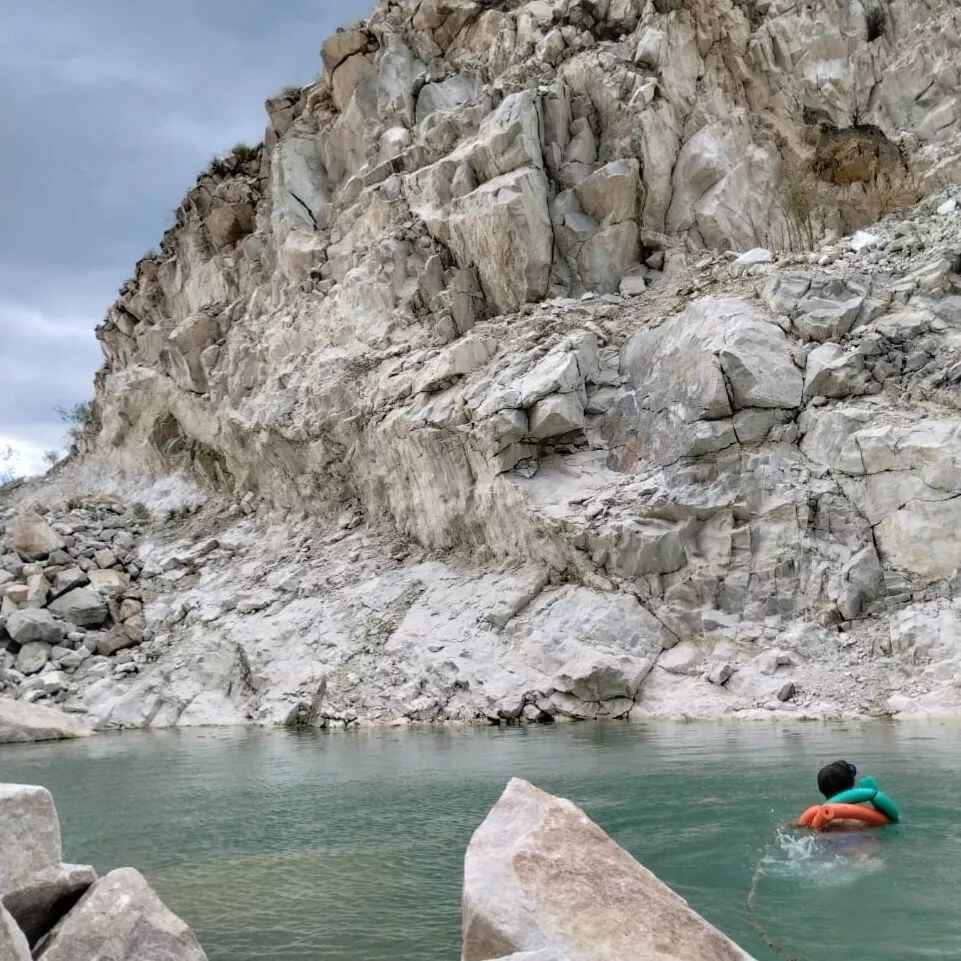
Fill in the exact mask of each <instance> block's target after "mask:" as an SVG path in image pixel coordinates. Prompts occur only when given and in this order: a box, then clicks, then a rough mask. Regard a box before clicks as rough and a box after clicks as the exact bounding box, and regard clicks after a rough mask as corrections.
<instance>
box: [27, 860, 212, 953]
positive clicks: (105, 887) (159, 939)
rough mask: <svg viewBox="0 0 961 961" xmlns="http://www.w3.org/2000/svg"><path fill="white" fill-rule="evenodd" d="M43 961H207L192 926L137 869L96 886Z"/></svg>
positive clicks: (54, 935) (57, 932)
mask: <svg viewBox="0 0 961 961" xmlns="http://www.w3.org/2000/svg"><path fill="white" fill-rule="evenodd" d="M38 957H40V958H43V961H206V957H207V956H206V955H205V954H204V950H203V948H202V947H201V946H200V942H199V941H198V940H197V938H196V936H195V935H194V933H193V932H192V931H191V930H190V928H188V927H187V925H186V924H185V923H184V922H183V921H181V920H180V918H178V917H177V915H175V914H174V913H173V912H172V911H170V910H169V909H168V908H167V907H166V906H165V905H164V904H163V902H162V901H161V900H160V898H159V897H157V895H156V893H155V892H154V890H153V888H151V887H150V885H149V884H147V881H146V879H145V878H144V877H143V875H142V874H140V873H139V872H138V871H135V870H134V869H133V868H120V869H119V870H117V871H111V872H110V873H109V874H107V875H105V876H104V877H102V878H101V879H100V880H99V881H97V882H96V884H94V885H93V886H92V887H91V888H90V890H89V891H88V892H87V893H86V894H85V895H84V896H83V897H82V898H81V899H80V901H79V902H78V903H77V905H76V907H74V909H73V910H72V911H71V912H70V913H69V914H68V915H67V916H66V917H65V918H64V919H63V920H62V921H61V922H60V923H59V924H58V925H57V927H56V928H54V929H53V931H52V932H51V933H50V935H49V937H48V938H47V939H46V941H45V942H44V943H43V945H42V946H41V949H40V952H39V954H38Z"/></svg>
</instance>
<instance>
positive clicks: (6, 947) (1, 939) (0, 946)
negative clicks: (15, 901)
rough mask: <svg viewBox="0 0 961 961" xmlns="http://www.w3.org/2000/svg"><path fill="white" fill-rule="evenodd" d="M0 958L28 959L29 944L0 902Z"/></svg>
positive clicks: (7, 959) (11, 959) (9, 960)
mask: <svg viewBox="0 0 961 961" xmlns="http://www.w3.org/2000/svg"><path fill="white" fill-rule="evenodd" d="M0 958H2V959H3V961H30V945H29V944H28V943H27V939H26V937H25V935H24V933H23V931H21V930H20V928H19V927H18V926H17V922H16V921H14V920H13V918H12V917H11V915H10V913H9V912H8V911H7V910H6V909H5V908H4V907H3V905H2V904H0Z"/></svg>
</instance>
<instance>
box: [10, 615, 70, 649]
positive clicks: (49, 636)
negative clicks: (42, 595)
mask: <svg viewBox="0 0 961 961" xmlns="http://www.w3.org/2000/svg"><path fill="white" fill-rule="evenodd" d="M7 633H8V634H9V635H10V636H11V637H12V638H13V639H14V640H15V641H16V642H17V643H18V644H29V643H30V642H31V641H42V642H43V643H44V644H59V643H60V642H61V641H62V640H63V633H64V631H63V624H61V623H60V622H59V621H57V620H56V618H54V616H53V615H52V614H51V613H50V612H49V611H39V610H36V609H33V608H28V609H26V610H23V611H14V612H13V613H12V614H11V615H10V616H9V617H8V618H7Z"/></svg>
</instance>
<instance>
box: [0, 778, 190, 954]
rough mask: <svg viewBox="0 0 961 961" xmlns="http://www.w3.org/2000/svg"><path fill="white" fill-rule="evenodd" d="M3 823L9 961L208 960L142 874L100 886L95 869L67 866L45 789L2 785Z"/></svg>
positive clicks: (1, 935)
mask: <svg viewBox="0 0 961 961" xmlns="http://www.w3.org/2000/svg"><path fill="white" fill-rule="evenodd" d="M0 823H2V824H3V827H4V829H3V831H2V832H0V957H2V958H3V959H4V961H29V959H30V958H31V957H33V958H45V959H47V961H51V959H53V961H144V959H146V958H163V959H164V961H205V958H206V955H205V954H204V952H203V949H202V948H201V947H200V944H199V943H198V941H197V939H196V937H195V936H194V935H193V933H192V932H191V931H190V929H189V928H188V927H187V926H186V925H185V924H184V922H183V921H181V920H180V919H179V918H178V917H177V916H176V915H174V914H173V913H172V912H170V911H169V910H168V909H167V908H166V907H165V906H164V905H163V903H162V902H161V901H160V899H159V898H158V897H157V895H156V894H155V893H154V891H153V890H152V889H151V888H150V886H149V885H148V884H147V882H146V880H145V879H144V878H143V876H142V875H140V874H139V873H138V872H137V871H135V870H133V869H132V868H122V869H120V870H116V871H111V872H110V873H109V874H107V875H106V876H105V877H103V878H100V879H99V880H98V879H97V875H96V872H95V871H94V870H93V868H91V867H88V866H86V865H77V864H63V863H62V861H61V859H62V852H61V841H60V822H59V820H58V818H57V812H56V810H55V808H54V804H53V798H52V797H51V795H50V792H49V791H47V790H46V789H45V788H42V787H34V786H30V785H23V784H0ZM31 950H32V952H33V954H32V955H31Z"/></svg>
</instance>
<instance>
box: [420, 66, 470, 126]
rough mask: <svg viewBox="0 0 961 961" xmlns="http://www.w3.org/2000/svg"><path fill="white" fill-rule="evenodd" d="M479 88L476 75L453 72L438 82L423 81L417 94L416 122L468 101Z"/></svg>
mask: <svg viewBox="0 0 961 961" xmlns="http://www.w3.org/2000/svg"><path fill="white" fill-rule="evenodd" d="M479 90H480V83H479V82H478V79H477V78H476V77H474V76H466V75H462V74H455V75H454V76H453V77H448V78H447V79H446V80H441V81H440V82H438V83H425V84H424V86H423V87H421V90H420V93H419V94H418V95H417V109H416V118H417V123H420V122H421V121H422V120H423V119H424V118H425V117H429V116H430V115H431V114H432V113H437V112H438V111H439V110H455V109H457V108H458V107H462V106H464V104H467V103H470V102H471V101H472V100H473V99H474V98H475V97H476V96H477V94H478V91H479Z"/></svg>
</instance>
